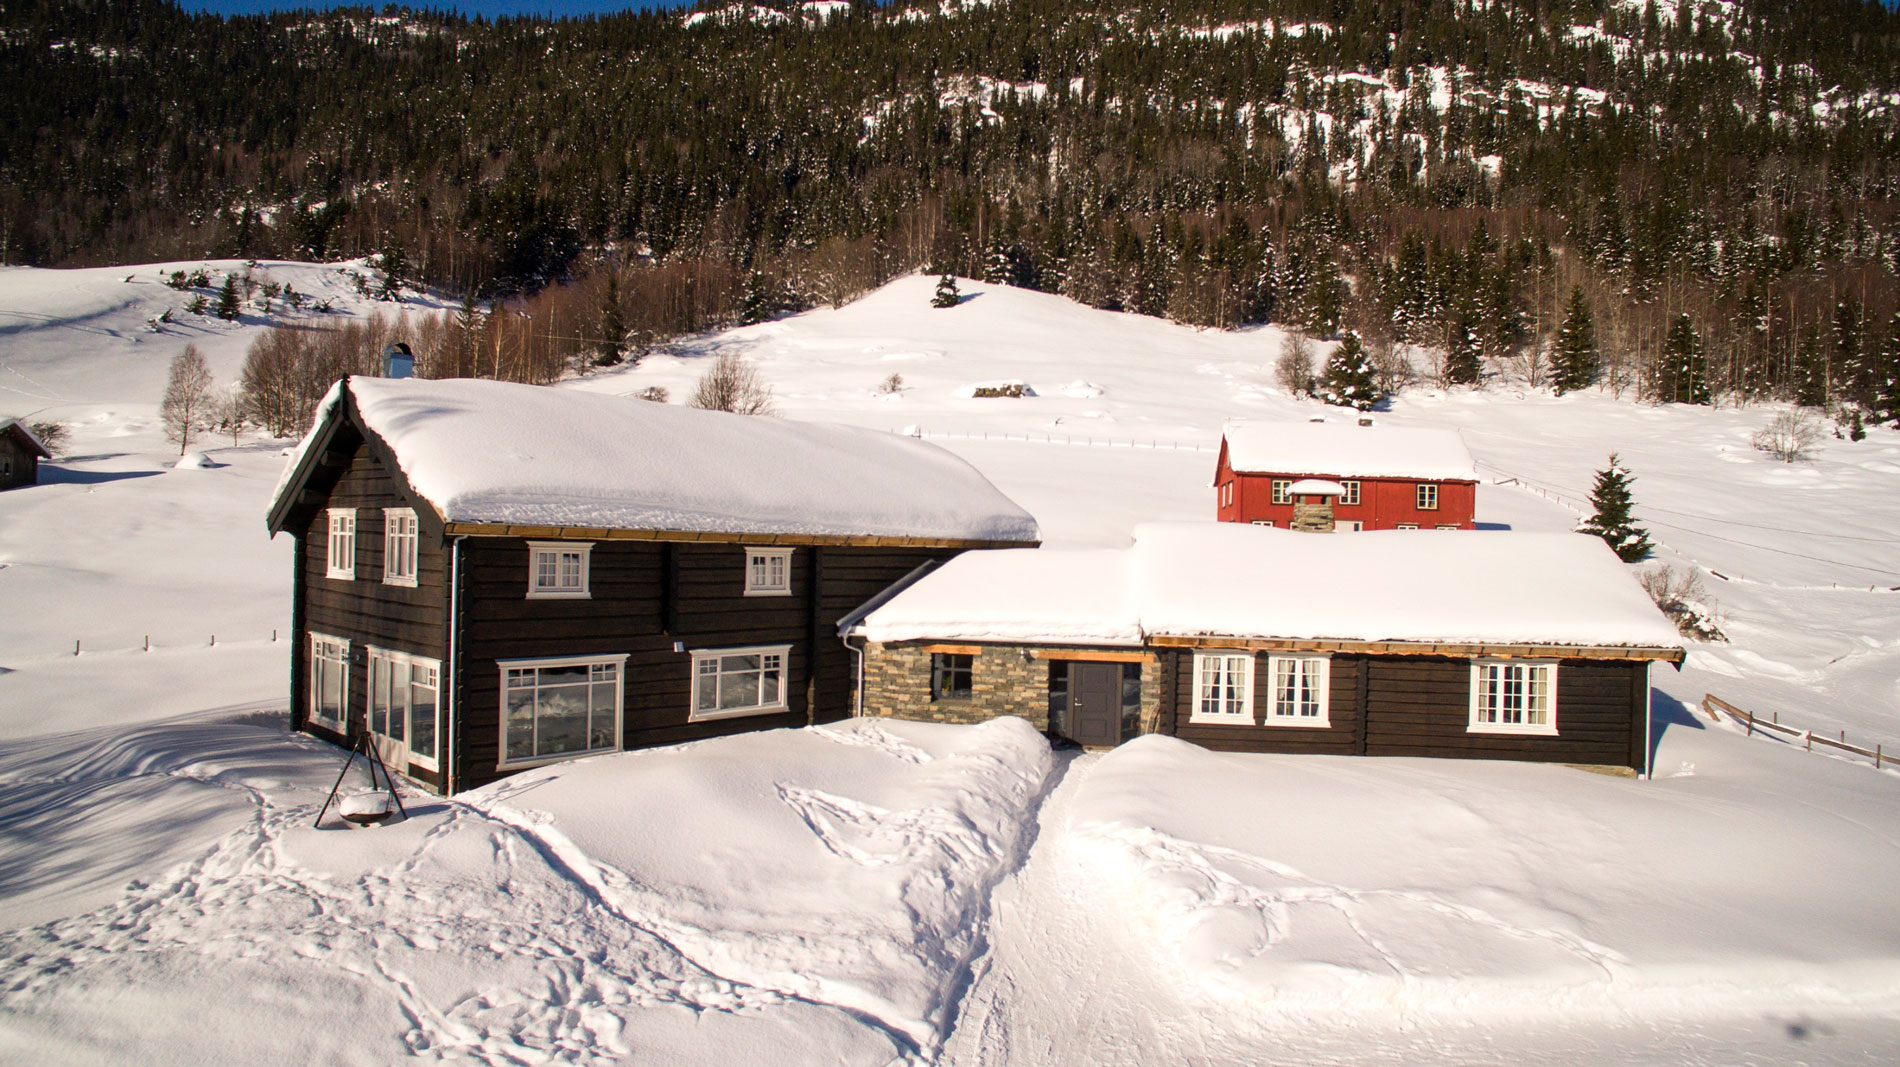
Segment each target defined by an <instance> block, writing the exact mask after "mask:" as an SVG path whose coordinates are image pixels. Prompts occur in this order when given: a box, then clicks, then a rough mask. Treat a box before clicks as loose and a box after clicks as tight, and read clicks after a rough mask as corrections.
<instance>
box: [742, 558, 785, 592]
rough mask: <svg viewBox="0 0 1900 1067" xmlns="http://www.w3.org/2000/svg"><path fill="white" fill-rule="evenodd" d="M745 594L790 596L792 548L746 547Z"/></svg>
mask: <svg viewBox="0 0 1900 1067" xmlns="http://www.w3.org/2000/svg"><path fill="white" fill-rule="evenodd" d="M745 595H746V596H791V595H792V550H791V549H789V548H748V549H746V550H745Z"/></svg>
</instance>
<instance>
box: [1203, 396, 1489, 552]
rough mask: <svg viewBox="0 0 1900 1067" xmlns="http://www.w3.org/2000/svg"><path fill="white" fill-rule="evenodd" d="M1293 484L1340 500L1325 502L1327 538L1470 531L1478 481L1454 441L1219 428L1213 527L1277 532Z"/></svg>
mask: <svg viewBox="0 0 1900 1067" xmlns="http://www.w3.org/2000/svg"><path fill="white" fill-rule="evenodd" d="M1302 479H1325V480H1326V481H1331V482H1337V483H1339V486H1340V488H1341V489H1343V490H1344V492H1343V493H1340V494H1337V495H1331V494H1329V495H1331V496H1332V501H1333V509H1332V510H1333V528H1334V529H1335V530H1469V529H1473V528H1474V523H1473V521H1472V513H1473V511H1474V509H1475V507H1476V503H1477V496H1478V471H1477V467H1476V466H1475V465H1474V464H1473V463H1472V461H1471V453H1470V452H1469V451H1467V450H1466V449H1465V443H1464V440H1463V439H1462V438H1460V437H1459V436H1458V433H1457V431H1455V430H1420V429H1397V428H1388V427H1383V426H1356V425H1353V424H1351V423H1340V422H1278V423H1248V422H1230V423H1228V424H1227V427H1226V429H1225V431H1224V432H1223V433H1222V435H1221V443H1220V460H1219V462H1218V464H1217V465H1216V466H1215V468H1214V492H1215V513H1214V517H1215V518H1217V519H1219V520H1220V521H1221V522H1250V523H1257V524H1259V525H1262V526H1278V527H1281V528H1286V527H1288V526H1289V525H1291V523H1292V521H1293V505H1294V503H1295V495H1294V493H1293V485H1294V483H1295V482H1298V481H1300V480H1302ZM1309 502H1317V500H1316V499H1315V500H1314V501H1309Z"/></svg>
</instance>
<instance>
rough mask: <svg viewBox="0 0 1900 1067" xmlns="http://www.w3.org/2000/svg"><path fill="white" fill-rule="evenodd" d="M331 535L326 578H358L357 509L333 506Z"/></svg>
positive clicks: (348, 579) (328, 545) (325, 571)
mask: <svg viewBox="0 0 1900 1067" xmlns="http://www.w3.org/2000/svg"><path fill="white" fill-rule="evenodd" d="M329 510H330V525H329V530H330V536H329V539H328V540H327V542H326V547H327V550H328V552H329V559H328V565H327V566H326V567H325V569H324V572H323V576H324V577H325V578H340V579H342V580H344V581H346V582H349V581H355V580H356V509H355V508H331V509H329Z"/></svg>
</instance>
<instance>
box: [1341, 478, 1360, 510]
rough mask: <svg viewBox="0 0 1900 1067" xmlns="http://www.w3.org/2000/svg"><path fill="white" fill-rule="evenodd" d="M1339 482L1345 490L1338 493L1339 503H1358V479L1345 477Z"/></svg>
mask: <svg viewBox="0 0 1900 1067" xmlns="http://www.w3.org/2000/svg"><path fill="white" fill-rule="evenodd" d="M1339 484H1340V485H1341V486H1342V487H1344V488H1345V490H1346V491H1345V492H1343V493H1341V494H1339V502H1340V503H1341V504H1357V503H1359V479H1357V478H1347V479H1344V480H1342V481H1341V482H1340V483H1339Z"/></svg>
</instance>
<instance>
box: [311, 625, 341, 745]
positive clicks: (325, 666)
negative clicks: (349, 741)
mask: <svg viewBox="0 0 1900 1067" xmlns="http://www.w3.org/2000/svg"><path fill="white" fill-rule="evenodd" d="M349 696H350V643H349V642H348V641H345V640H344V639H342V638H341V637H331V636H330V635H328V634H319V633H313V634H311V635H310V721H311V722H314V723H317V724H319V725H321V726H327V727H329V728H330V729H332V730H335V731H336V732H337V733H344V732H345V731H344V729H343V711H344V708H346V707H347V706H348V704H349Z"/></svg>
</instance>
